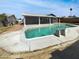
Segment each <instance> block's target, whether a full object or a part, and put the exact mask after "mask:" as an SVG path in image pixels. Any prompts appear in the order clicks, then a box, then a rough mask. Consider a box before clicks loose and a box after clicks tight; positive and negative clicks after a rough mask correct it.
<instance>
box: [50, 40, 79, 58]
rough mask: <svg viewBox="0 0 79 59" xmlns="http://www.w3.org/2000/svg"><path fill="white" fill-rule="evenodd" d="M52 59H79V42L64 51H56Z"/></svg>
mask: <svg viewBox="0 0 79 59" xmlns="http://www.w3.org/2000/svg"><path fill="white" fill-rule="evenodd" d="M51 55H52V57H51V58H50V59H79V41H77V42H75V43H74V44H72V45H71V46H69V47H68V48H66V49H64V50H63V51H59V50H57V51H55V52H52V53H51Z"/></svg>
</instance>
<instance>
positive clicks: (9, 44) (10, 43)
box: [0, 27, 79, 59]
mask: <svg viewBox="0 0 79 59" xmlns="http://www.w3.org/2000/svg"><path fill="white" fill-rule="evenodd" d="M74 30H76V31H77V33H78V34H79V27H76V29H74ZM11 34H12V35H11ZM15 34H17V36H15ZM19 34H21V30H20V31H16V32H11V33H10V37H12V40H11V38H10V39H5V40H3V39H2V40H3V42H4V43H3V42H2V43H1V42H0V45H3V46H4V47H5V45H7V46H6V47H7V50H8V49H10V48H12V47H10V48H8V47H9V46H13V45H15V46H16V45H17V47H20V46H22V47H20V48H24V49H26V48H25V46H26V44H24V42H25V41H23V40H19V39H20V35H19ZM72 34H73V33H72ZM6 35H7V34H6ZM6 35H4V36H6ZM8 35H9V34H8ZM74 36H75V34H73V36H72V38H73V37H74ZM16 37H17V39H15V38H16ZM50 37H51V36H50ZM62 38H63V37H61V39H62ZM78 38H79V37H76V38H73V39H71V37H70V38H66V39H62V40H61V42H63V43H64V44H63V43H62V44H60V45H58V42H59V43H60V40H57V39H56V40H54V39H53V41H52V42H54V43H57V45H56V46H51V48H50V49H49V47H47V48H46V49H47V50H46V49H42V50H40V49H39V50H37V52H35V51H34V53H33V52H32V53H30V54H29V55H30V57H31V59H33V58H32V57H33V54H34V55H35V56H37V57H35V58H36V59H39V58H41V59H43V58H44V57H45V56H46V55H48V54H46V55H44V56H43V57H41V56H42V55H43V54H44V53H46V51H50V50H51V52H52V51H53V50H54V51H55V50H56V49H58V48H59V49H60V50H61V49H63V48H64V47H65V46H69V45H71V44H72V43H74V42H76V41H77V40H79V39H78ZM45 39H46V40H48V39H47V38H45ZM50 40H51V39H50ZM66 40H67V41H66ZM22 42H23V43H22ZM14 43H15V44H14ZM25 43H26V42H25ZM49 43H50V42H49V41H48V42H47V43H45V44H49ZM19 44H20V45H19ZM15 46H14V47H13V48H15ZM60 47H61V48H60ZM13 48H12V49H13ZM28 49H29V48H28ZM64 49H65V48H64ZM16 50H17V51H18V49H16ZM24 52H26V51H24ZM51 52H49V53H51ZM42 53H43V54H42ZM47 53H48V52H47ZM23 54H24V55H23V56H25V57H26V58H28V56H29V55H27V54H28V53H26V54H25V53H23ZM40 54H42V55H40ZM10 56H11V57H14V58H16V57H18V56H19V57H23V56H22V55H21V54H18V55H17V53H15V54H13V55H10ZM8 57H9V56H8ZM48 57H49V56H47V57H46V58H48ZM35 58H34V59H35ZM46 58H45V59H46ZM28 59H29V58H28Z"/></svg>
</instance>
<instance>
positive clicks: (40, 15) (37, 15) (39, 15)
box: [23, 13, 56, 18]
mask: <svg viewBox="0 0 79 59" xmlns="http://www.w3.org/2000/svg"><path fill="white" fill-rule="evenodd" d="M23 16H35V17H54V18H56V17H55V16H48V15H42V14H27V13H23Z"/></svg>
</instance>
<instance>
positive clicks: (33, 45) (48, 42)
mask: <svg viewBox="0 0 79 59" xmlns="http://www.w3.org/2000/svg"><path fill="white" fill-rule="evenodd" d="M37 26H38V25H35V26H34V25H32V26H31V25H27V28H33V27H34V28H35V27H37ZM41 26H48V24H46V25H45V24H43V25H41ZM75 28H76V29H77V30H78V28H79V27H75ZM76 29H74V28H68V29H67V30H66V36H65V37H64V36H60V37H56V36H54V35H48V36H44V37H39V38H34V39H37V40H28V39H26V38H25V37H24V36H25V35H24V32H23V30H24V29H22V30H19V31H15V32H10V33H7V34H4V35H1V36H0V38H1V41H0V47H2V48H3V49H5V50H7V51H8V52H25V51H29V48H30V51H34V50H39V49H42V48H46V47H49V46H53V45H58V44H61V43H63V42H66V41H70V40H74V39H75V38H77V37H78V36H79V33H78V32H76V31H75V30H76ZM74 33H75V35H74ZM16 38H17V39H16ZM9 42H11V43H9ZM29 46H30V47H29Z"/></svg>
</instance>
